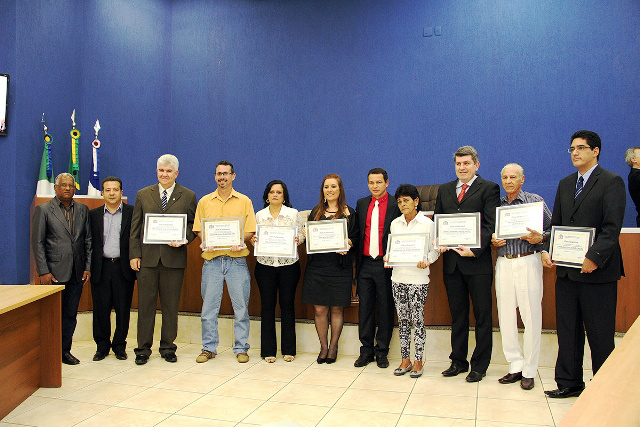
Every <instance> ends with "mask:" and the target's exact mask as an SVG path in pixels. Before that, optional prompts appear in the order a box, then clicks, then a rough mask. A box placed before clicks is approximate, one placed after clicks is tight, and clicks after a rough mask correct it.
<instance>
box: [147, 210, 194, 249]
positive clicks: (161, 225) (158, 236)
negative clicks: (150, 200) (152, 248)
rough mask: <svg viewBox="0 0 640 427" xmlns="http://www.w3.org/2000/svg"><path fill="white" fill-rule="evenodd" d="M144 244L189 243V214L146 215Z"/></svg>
mask: <svg viewBox="0 0 640 427" xmlns="http://www.w3.org/2000/svg"><path fill="white" fill-rule="evenodd" d="M142 243H144V244H150V245H166V244H169V243H187V214H154V213H147V214H145V216H144V238H143V240H142Z"/></svg>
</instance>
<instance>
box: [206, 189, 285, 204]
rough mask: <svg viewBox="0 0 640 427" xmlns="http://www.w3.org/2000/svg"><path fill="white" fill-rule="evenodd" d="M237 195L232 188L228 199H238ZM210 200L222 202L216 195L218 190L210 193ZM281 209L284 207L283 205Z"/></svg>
mask: <svg viewBox="0 0 640 427" xmlns="http://www.w3.org/2000/svg"><path fill="white" fill-rule="evenodd" d="M238 194H239V193H238V192H237V191H236V190H235V189H234V188H232V189H231V194H229V199H231V198H232V197H238ZM211 199H212V200H213V199H219V200H220V201H223V200H222V197H220V195H219V194H218V189H217V188H216V191H214V192H213V193H211ZM229 199H227V200H229ZM282 207H284V205H283V206H282Z"/></svg>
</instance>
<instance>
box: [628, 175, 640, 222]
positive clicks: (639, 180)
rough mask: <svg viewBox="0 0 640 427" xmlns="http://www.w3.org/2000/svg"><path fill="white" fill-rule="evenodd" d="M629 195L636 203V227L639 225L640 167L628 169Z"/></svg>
mask: <svg viewBox="0 0 640 427" xmlns="http://www.w3.org/2000/svg"><path fill="white" fill-rule="evenodd" d="M628 179H629V195H630V196H631V200H633V204H634V205H636V211H637V212H638V215H637V216H636V227H640V169H636V168H631V170H630V171H629V178H628Z"/></svg>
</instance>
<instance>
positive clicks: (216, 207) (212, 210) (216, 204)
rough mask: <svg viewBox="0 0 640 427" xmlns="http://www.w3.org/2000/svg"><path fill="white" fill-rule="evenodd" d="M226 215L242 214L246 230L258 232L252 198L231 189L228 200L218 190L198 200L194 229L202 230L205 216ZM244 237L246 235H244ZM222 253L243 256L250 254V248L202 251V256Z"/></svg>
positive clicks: (205, 257) (209, 257)
mask: <svg viewBox="0 0 640 427" xmlns="http://www.w3.org/2000/svg"><path fill="white" fill-rule="evenodd" d="M225 216H241V217H243V218H244V232H245V234H246V233H255V232H256V215H255V213H254V212H253V203H252V202H251V199H250V198H248V197H247V196H245V195H244V194H242V193H238V192H237V191H236V190H231V195H230V196H229V198H228V199H227V201H226V202H225V201H223V200H222V199H221V198H220V196H219V195H218V190H216V191H214V192H213V193H209V194H207V195H206V196H204V197H203V198H201V199H200V201H199V202H198V207H197V208H196V217H195V220H194V222H193V231H194V232H198V233H199V232H200V231H202V220H203V219H205V218H220V217H225ZM243 237H244V236H243ZM222 255H227V256H230V257H241V256H247V255H249V249H247V248H245V249H243V250H242V251H240V252H231V251H229V250H222V251H215V252H202V258H204V259H206V260H209V259H213V258H215V257H219V256H222Z"/></svg>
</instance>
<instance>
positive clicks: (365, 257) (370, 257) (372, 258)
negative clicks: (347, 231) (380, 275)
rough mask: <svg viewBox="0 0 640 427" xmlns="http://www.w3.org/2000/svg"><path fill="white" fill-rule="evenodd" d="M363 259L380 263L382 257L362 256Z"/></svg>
mask: <svg viewBox="0 0 640 427" xmlns="http://www.w3.org/2000/svg"><path fill="white" fill-rule="evenodd" d="M363 256H364V259H366V260H368V261H382V257H381V256H380V255H378V256H377V257H375V258H374V257H372V256H369V255H363Z"/></svg>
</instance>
